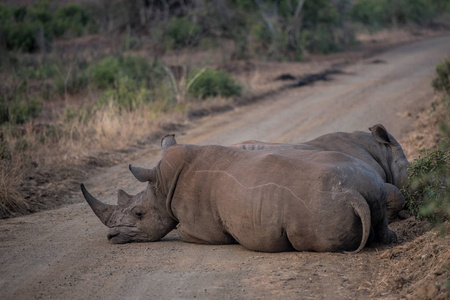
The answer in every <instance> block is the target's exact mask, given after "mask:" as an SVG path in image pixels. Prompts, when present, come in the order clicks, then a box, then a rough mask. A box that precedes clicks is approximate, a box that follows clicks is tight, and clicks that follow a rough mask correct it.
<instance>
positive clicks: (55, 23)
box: [0, 0, 97, 52]
mask: <svg viewBox="0 0 450 300" xmlns="http://www.w3.org/2000/svg"><path fill="white" fill-rule="evenodd" d="M96 28H97V24H96V21H95V19H94V18H93V16H92V15H91V13H90V11H89V10H88V9H87V8H86V7H84V6H81V5H78V4H73V3H72V4H68V5H66V6H62V7H57V8H55V7H54V6H52V5H50V2H49V1H45V0H41V1H38V2H36V3H34V4H33V5H30V6H20V7H9V6H6V5H3V4H0V34H1V35H3V36H4V41H3V42H4V43H5V46H6V48H7V49H8V50H19V51H22V52H35V51H37V50H41V51H45V50H46V49H47V48H48V47H49V44H50V42H51V41H52V39H53V37H61V36H63V35H66V34H67V35H68V36H70V37H76V36H80V35H81V34H83V33H84V32H95V31H96Z"/></svg>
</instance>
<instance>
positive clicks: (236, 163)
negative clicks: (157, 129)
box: [173, 146, 373, 252]
mask: <svg viewBox="0 0 450 300" xmlns="http://www.w3.org/2000/svg"><path fill="white" fill-rule="evenodd" d="M337 162H338V163H337ZM352 168H353V169H352ZM367 169H370V168H368V167H367V168H366V167H361V166H360V164H359V162H358V161H357V160H355V159H354V158H351V157H348V156H346V155H344V154H342V153H336V152H321V153H320V152H317V151H300V152H298V151H297V152H296V156H295V158H292V157H290V156H289V155H287V153H282V151H281V152H280V151H277V153H268V152H265V151H262V152H259V153H257V154H256V155H255V154H254V153H249V152H246V151H236V150H235V149H231V148H225V147H216V146H208V147H207V148H203V149H201V151H199V152H198V153H197V155H195V159H193V160H192V161H191V162H190V163H189V165H188V166H187V168H186V170H185V171H183V173H182V175H181V178H180V183H179V184H178V185H177V193H175V196H174V199H173V207H174V213H175V214H176V215H177V217H178V219H179V221H180V226H179V229H180V232H182V234H184V235H185V237H186V238H187V239H188V240H189V239H190V238H191V240H190V241H196V240H197V241H199V242H200V241H203V242H208V243H217V242H219V243H222V242H224V241H232V239H231V237H232V238H233V239H235V240H237V241H238V242H239V243H240V244H242V245H243V246H245V247H246V248H249V249H252V250H258V251H270V252H273V251H286V250H289V249H290V248H291V247H292V246H293V247H294V248H295V249H297V250H316V251H334V250H349V249H353V248H354V247H355V245H356V246H357V244H358V242H360V240H361V228H360V227H361V226H360V223H361V222H360V221H359V220H358V218H357V217H356V216H355V214H354V211H353V209H352V207H351V206H350V205H349V204H348V203H347V202H346V197H347V196H348V195H347V194H348V191H353V190H355V188H357V189H361V188H364V187H363V185H364V184H363V182H364V181H361V184H360V185H361V186H362V187H360V186H358V184H357V185H356V186H355V184H354V181H355V179H361V178H364V176H365V177H370V176H373V174H370V175H367ZM355 170H356V171H358V170H359V173H358V172H355ZM369 173H370V172H369ZM366 179H367V178H366ZM347 216H351V217H347ZM330 229H333V230H330ZM331 231H333V232H331ZM335 231H338V232H335ZM343 235H344V236H343ZM182 238H183V236H182ZM327 247H328V248H327ZM343 248H346V249H343ZM324 249H328V250H324Z"/></svg>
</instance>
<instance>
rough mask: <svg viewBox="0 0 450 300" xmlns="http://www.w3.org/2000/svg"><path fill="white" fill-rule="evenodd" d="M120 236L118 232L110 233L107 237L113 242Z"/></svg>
mask: <svg viewBox="0 0 450 300" xmlns="http://www.w3.org/2000/svg"><path fill="white" fill-rule="evenodd" d="M119 234H120V232H118V231H116V232H111V231H110V232H109V233H108V235H107V236H106V237H107V238H108V241H111V240H112V239H113V238H115V237H116V236H118V235H119Z"/></svg>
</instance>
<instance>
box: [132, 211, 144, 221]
mask: <svg viewBox="0 0 450 300" xmlns="http://www.w3.org/2000/svg"><path fill="white" fill-rule="evenodd" d="M134 215H135V216H136V217H137V218H138V219H139V220H141V219H142V217H143V216H144V214H143V213H142V212H140V211H137V212H135V213H134Z"/></svg>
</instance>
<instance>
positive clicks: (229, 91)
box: [188, 69, 242, 99]
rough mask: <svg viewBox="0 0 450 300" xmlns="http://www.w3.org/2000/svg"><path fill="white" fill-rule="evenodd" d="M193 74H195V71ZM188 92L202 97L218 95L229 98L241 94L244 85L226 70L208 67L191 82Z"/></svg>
mask: <svg viewBox="0 0 450 300" xmlns="http://www.w3.org/2000/svg"><path fill="white" fill-rule="evenodd" d="M192 76H195V73H194V74H192ZM188 92H189V93H190V94H191V95H193V96H194V97H197V98H200V99H205V98H209V97H216V96H222V97H225V98H229V97H232V96H238V95H240V94H241V92H242V86H241V85H239V84H238V83H237V82H236V80H235V79H233V78H232V77H231V75H230V74H228V73H226V72H225V71H222V70H211V69H206V70H205V71H204V72H203V73H202V74H201V75H200V76H199V77H198V78H197V79H196V80H195V81H194V82H193V83H192V84H191V86H190V89H189V91H188Z"/></svg>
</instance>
